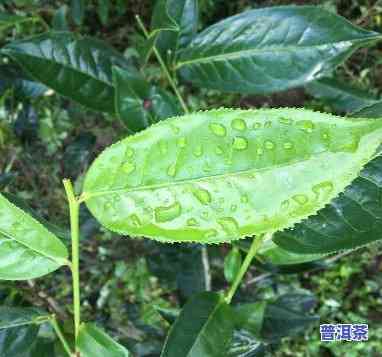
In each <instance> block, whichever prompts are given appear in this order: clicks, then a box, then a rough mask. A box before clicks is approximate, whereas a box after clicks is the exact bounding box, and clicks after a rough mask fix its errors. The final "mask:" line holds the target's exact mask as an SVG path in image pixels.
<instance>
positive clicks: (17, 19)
mask: <svg viewBox="0 0 382 357" xmlns="http://www.w3.org/2000/svg"><path fill="white" fill-rule="evenodd" d="M31 20H32V18H31V17H24V16H18V15H12V14H6V13H0V31H4V30H5V29H7V28H8V27H11V26H15V25H17V24H21V23H23V22H27V21H31Z"/></svg>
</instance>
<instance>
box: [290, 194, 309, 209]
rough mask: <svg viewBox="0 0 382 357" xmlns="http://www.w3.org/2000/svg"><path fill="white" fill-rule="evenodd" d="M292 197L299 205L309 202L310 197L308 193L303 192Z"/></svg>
mask: <svg viewBox="0 0 382 357" xmlns="http://www.w3.org/2000/svg"><path fill="white" fill-rule="evenodd" d="M292 199H293V200H294V201H295V202H297V203H298V204H299V205H301V206H302V205H304V204H306V203H308V201H309V199H308V197H307V196H306V195H303V194H299V195H294V196H293V197H292Z"/></svg>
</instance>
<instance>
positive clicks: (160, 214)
mask: <svg viewBox="0 0 382 357" xmlns="http://www.w3.org/2000/svg"><path fill="white" fill-rule="evenodd" d="M181 212H182V208H181V206H180V204H179V202H175V203H173V204H172V205H170V206H167V207H157V208H155V220H156V221H157V222H159V223H160V222H168V221H172V220H173V219H175V218H177V217H179V216H180V214H181Z"/></svg>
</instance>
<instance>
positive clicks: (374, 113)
mask: <svg viewBox="0 0 382 357" xmlns="http://www.w3.org/2000/svg"><path fill="white" fill-rule="evenodd" d="M352 116H353V117H355V116H357V117H358V118H382V100H380V101H378V102H377V103H374V104H372V105H370V106H367V107H364V108H361V109H360V110H359V111H357V112H355V113H353V114H352Z"/></svg>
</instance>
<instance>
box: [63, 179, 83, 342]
mask: <svg viewBox="0 0 382 357" xmlns="http://www.w3.org/2000/svg"><path fill="white" fill-rule="evenodd" d="M63 184H64V187H65V191H66V196H67V198H68V202H69V213H70V231H71V238H72V265H71V271H72V282H73V309H74V332H75V340H76V343H77V338H78V333H79V330H80V324H81V298H80V269H79V268H80V267H79V266H80V264H79V261H80V260H79V240H80V239H79V238H80V230H79V208H80V202H79V201H78V200H77V198H76V196H75V194H74V190H73V185H72V182H71V181H70V180H68V179H65V180H63Z"/></svg>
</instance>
